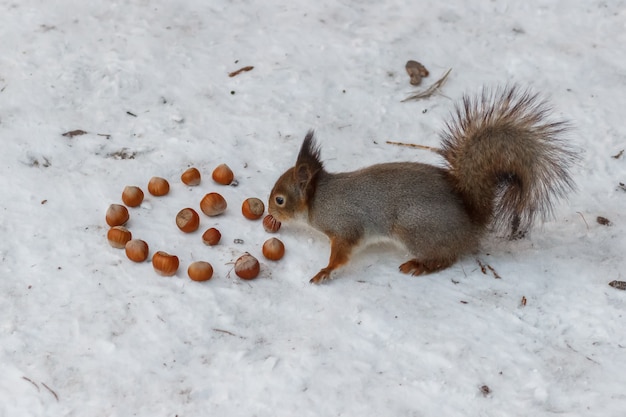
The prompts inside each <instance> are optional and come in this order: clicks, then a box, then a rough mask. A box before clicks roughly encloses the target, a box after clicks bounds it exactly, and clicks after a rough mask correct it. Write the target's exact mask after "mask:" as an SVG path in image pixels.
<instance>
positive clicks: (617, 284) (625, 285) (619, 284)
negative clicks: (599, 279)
mask: <svg viewBox="0 0 626 417" xmlns="http://www.w3.org/2000/svg"><path fill="white" fill-rule="evenodd" d="M609 285H610V286H611V287H613V288H615V289H617V290H622V291H626V281H611V282H609Z"/></svg>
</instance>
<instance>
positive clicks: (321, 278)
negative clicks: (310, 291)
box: [309, 268, 330, 284]
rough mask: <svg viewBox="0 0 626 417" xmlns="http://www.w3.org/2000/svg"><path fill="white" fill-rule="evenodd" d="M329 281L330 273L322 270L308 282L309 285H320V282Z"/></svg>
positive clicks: (325, 269)
mask: <svg viewBox="0 0 626 417" xmlns="http://www.w3.org/2000/svg"><path fill="white" fill-rule="evenodd" d="M329 279H330V271H329V270H328V269H327V268H324V269H322V270H321V271H320V272H318V273H317V274H316V275H315V276H314V277H313V278H311V280H310V281H309V282H310V283H311V284H321V283H322V282H324V281H326V280H329Z"/></svg>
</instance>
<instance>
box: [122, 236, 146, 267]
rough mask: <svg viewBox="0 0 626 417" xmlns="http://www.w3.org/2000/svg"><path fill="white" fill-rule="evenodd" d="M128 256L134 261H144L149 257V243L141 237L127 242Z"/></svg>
mask: <svg viewBox="0 0 626 417" xmlns="http://www.w3.org/2000/svg"><path fill="white" fill-rule="evenodd" d="M126 256H127V257H128V259H130V260H131V261H133V262H143V261H145V260H146V259H148V244H147V243H146V242H144V241H143V240H141V239H132V240H129V241H128V242H126Z"/></svg>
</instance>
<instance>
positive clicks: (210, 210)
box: [200, 193, 227, 216]
mask: <svg viewBox="0 0 626 417" xmlns="http://www.w3.org/2000/svg"><path fill="white" fill-rule="evenodd" d="M226 206H227V204H226V200H225V199H224V197H222V195H221V194H218V193H209V194H207V195H205V196H204V197H203V198H202V201H200V210H202V212H203V213H204V214H206V215H207V216H217V215H219V214H222V213H223V212H224V211H226Z"/></svg>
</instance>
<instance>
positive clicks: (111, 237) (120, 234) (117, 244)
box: [107, 226, 133, 249]
mask: <svg viewBox="0 0 626 417" xmlns="http://www.w3.org/2000/svg"><path fill="white" fill-rule="evenodd" d="M132 238H133V235H132V234H131V233H130V230H128V229H127V228H125V227H124V226H113V227H112V228H110V229H109V231H108V232H107V239H108V241H109V245H111V246H113V247H114V248H117V249H124V246H126V242H128V241H129V240H131V239H132Z"/></svg>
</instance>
